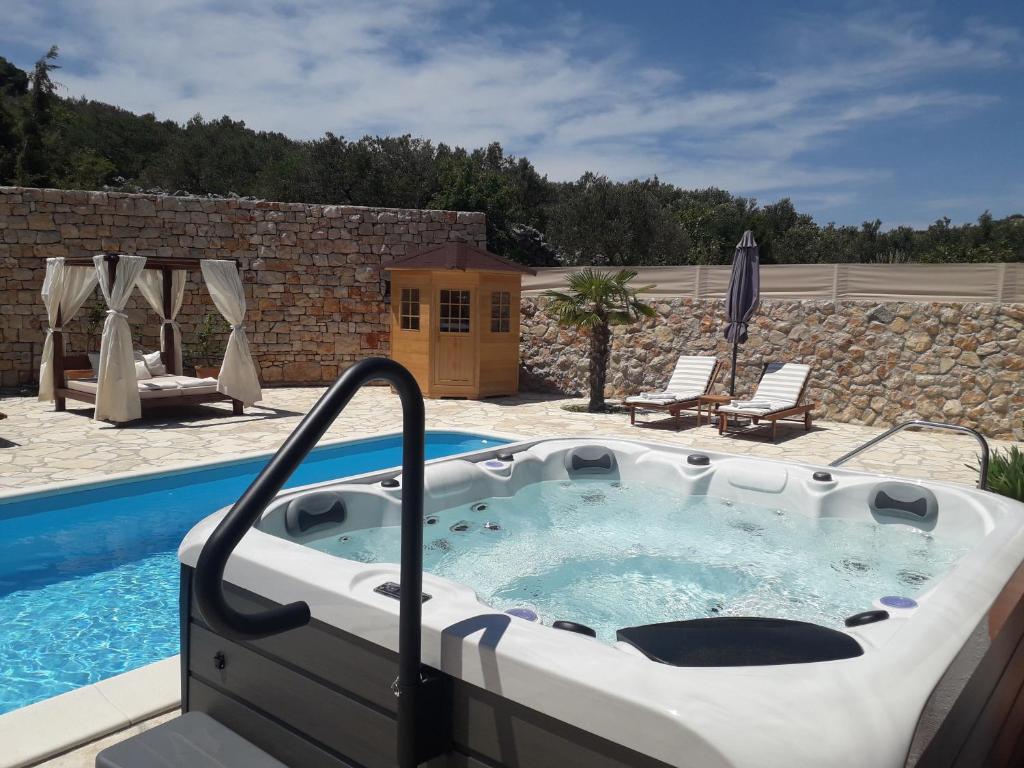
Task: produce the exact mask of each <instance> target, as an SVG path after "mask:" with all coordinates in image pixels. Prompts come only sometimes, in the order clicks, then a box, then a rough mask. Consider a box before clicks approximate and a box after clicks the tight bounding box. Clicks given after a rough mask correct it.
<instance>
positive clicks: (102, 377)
mask: <svg viewBox="0 0 1024 768" xmlns="http://www.w3.org/2000/svg"><path fill="white" fill-rule="evenodd" d="M196 269H198V270H200V271H201V272H202V275H203V279H204V281H205V282H206V286H207V289H208V290H209V291H210V295H211V297H212V298H213V303H214V305H215V306H216V307H217V310H218V311H219V312H220V313H221V314H222V315H223V316H224V318H225V319H226V320H227V321H228V323H229V324H230V325H231V334H230V336H229V337H228V342H227V347H226V348H225V352H224V361H223V363H222V364H221V370H220V375H219V376H218V378H216V379H197V378H193V377H190V376H183V375H182V373H183V371H182V362H181V329H180V328H179V327H178V323H177V322H176V320H175V318H176V317H177V315H178V312H179V310H180V309H181V305H182V301H183V299H184V295H185V282H186V279H187V277H188V272H189V271H192V270H196ZM97 283H98V284H99V286H100V290H101V292H102V294H103V298H104V300H105V301H106V304H107V318H106V321H105V322H104V324H103V335H102V337H101V340H100V354H99V361H98V364H97V365H95V366H93V367H94V368H95V369H96V370H95V376H94V377H91V378H85V379H69V378H68V376H67V375H66V372H65V365H64V332H63V331H64V326H65V325H66V324H67V323H68V322H69V321H70V320H71V318H72V317H73V316H74V314H75V313H76V312H77V311H78V310H79V308H81V306H82V304H83V303H84V302H85V300H86V299H87V298H88V297H89V295H90V294H91V293H92V291H93V289H94V288H95V286H96V284H97ZM136 286H138V288H139V290H140V291H141V293H142V295H143V296H144V297H145V299H146V301H147V302H148V303H149V305H150V306H151V307H152V308H153V310H154V311H155V312H156V313H157V314H158V315H160V318H161V323H162V329H161V333H160V362H162V364H163V369H164V371H165V372H162V371H161V372H159V373H157V374H156V375H146V377H145V378H140V377H139V375H140V373H141V371H139V373H137V370H138V369H137V368H136V363H137V361H136V358H135V352H134V350H133V348H132V337H131V328H130V327H129V326H128V315H127V314H126V313H125V311H124V309H125V306H126V305H127V304H128V298H129V297H130V296H131V293H132V291H133V290H134V289H135V287H136ZM42 294H43V301H44V303H45V304H46V312H47V319H48V321H49V328H48V329H47V334H46V342H45V343H44V345H43V357H42V362H41V363H40V366H39V399H40V400H42V401H50V400H52V401H53V402H54V408H55V410H58V411H63V410H64V409H65V405H66V401H67V400H69V399H70V400H80V401H82V402H86V403H93V404H94V405H95V411H94V415H93V418H95V419H96V420H97V421H113V422H125V421H133V420H134V419H138V418H140V417H141V416H142V411H143V409H149V408H151V407H166V406H169V405H194V404H197V403H208V402H215V401H218V400H220V401H223V400H230V401H231V404H232V412H233V413H234V414H236V415H237V414H240V413H242V409H243V407H244V406H246V405H252V404H253V403H254V402H256V401H258V400H259V399H260V397H261V391H260V383H259V378H258V376H257V374H256V365H255V363H253V359H252V355H251V353H250V352H249V343H248V341H247V339H246V337H245V331H244V329H243V327H242V321H243V320H244V319H245V293H244V291H243V288H242V281H241V279H240V277H239V275H238V264H237V262H235V261H228V260H220V259H198V258H179V257H169V258H160V257H157V258H146V257H145V256H128V255H125V254H98V255H96V256H94V257H92V258H91V259H90V258H87V257H74V258H63V257H58V258H51V259H47V260H46V277H45V279H44V281H43V290H42ZM155 362H156V361H155V360H154V363H155ZM144 367H145V364H144ZM158 370H159V369H158ZM146 373H147V374H148V370H147V372H146Z"/></svg>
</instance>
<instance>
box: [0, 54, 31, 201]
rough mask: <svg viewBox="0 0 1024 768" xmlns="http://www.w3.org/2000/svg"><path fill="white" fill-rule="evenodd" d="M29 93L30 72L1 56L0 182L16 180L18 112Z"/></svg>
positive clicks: (6, 182) (18, 135)
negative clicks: (23, 99)
mask: <svg viewBox="0 0 1024 768" xmlns="http://www.w3.org/2000/svg"><path fill="white" fill-rule="evenodd" d="M26 93H28V73H26V72H25V71H23V70H21V69H18V67H16V66H14V64H12V63H11V62H9V61H8V60H7V59H5V58H4V57H3V56H0V184H8V183H12V182H13V181H14V169H15V164H16V158H17V156H18V150H19V148H20V146H21V139H20V134H19V132H18V112H19V110H20V103H21V99H22V98H23V97H24V96H25V94H26Z"/></svg>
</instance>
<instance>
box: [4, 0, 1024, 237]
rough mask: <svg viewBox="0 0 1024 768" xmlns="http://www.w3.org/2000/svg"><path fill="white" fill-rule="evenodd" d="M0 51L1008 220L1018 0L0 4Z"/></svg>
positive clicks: (212, 111) (556, 162) (805, 204)
mask: <svg viewBox="0 0 1024 768" xmlns="http://www.w3.org/2000/svg"><path fill="white" fill-rule="evenodd" d="M0 13H2V16H3V18H4V21H5V24H4V25H0V55H6V56H7V57H8V58H12V59H13V60H14V61H15V62H17V63H18V64H20V65H21V66H24V67H27V66H29V65H30V64H31V62H32V61H33V60H34V59H35V58H37V57H38V56H39V54H40V53H41V52H42V51H44V50H45V49H46V48H47V47H48V46H49V45H50V44H51V43H56V44H58V45H59V46H60V47H61V52H62V57H61V58H62V64H63V67H64V68H63V69H62V70H61V71H60V72H59V77H58V79H59V80H60V81H61V82H62V83H63V84H64V86H65V89H66V93H68V94H70V95H75V96H78V95H85V96H88V97H90V98H94V99H98V100H102V101H107V102H111V103H115V104H118V105H121V106H123V107H126V108H128V109H132V110H134V111H137V112H154V113H156V114H157V116H159V117H161V118H171V119H175V120H179V121H182V120H186V119H187V118H189V117H190V116H191V115H193V114H195V113H197V112H198V113H201V114H203V115H204V116H206V117H217V116H220V115H222V114H228V115H231V116H232V117H234V118H236V119H242V120H245V121H246V123H247V124H248V125H249V126H250V127H253V128H257V129H266V130H277V131H283V132H285V133H287V134H289V135H291V136H294V137H297V138H308V137H315V136H318V135H321V134H322V133H323V132H324V131H328V130H329V131H332V132H334V133H337V134H343V135H346V136H353V137H355V136H361V135H363V134H365V133H386V134H396V133H406V132H408V133H412V134H414V135H419V136H425V137H428V138H431V139H434V140H435V141H446V142H448V143H451V144H460V145H464V146H481V145H483V144H486V143H487V142H489V141H492V140H498V141H501V143H502V144H503V145H504V146H505V148H506V150H507V151H509V152H511V153H514V154H520V155H522V154H525V155H527V156H528V157H529V158H530V159H531V160H532V161H533V162H534V164H535V165H536V166H537V168H538V169H539V170H540V171H541V172H542V173H546V174H547V175H548V176H549V177H550V178H552V179H556V180H563V179H572V178H576V177H578V176H579V175H580V174H581V173H582V172H583V171H585V170H593V171H597V172H601V173H605V174H606V175H608V176H610V177H612V178H616V179H628V178H634V177H647V176H650V175H654V174H657V175H658V176H660V177H661V178H662V179H663V180H666V181H671V182H673V183H675V184H678V185H680V186H683V187H688V188H690V187H705V186H718V187H722V188H725V189H728V190H730V191H732V192H736V193H741V194H747V195H751V196H754V197H756V198H757V199H758V200H760V201H761V202H770V201H773V200H776V199H778V198H780V197H784V196H788V197H791V198H793V200H794V201H795V202H796V204H797V206H798V207H799V208H800V209H802V210H805V211H808V212H809V213H812V214H813V215H814V216H815V218H816V219H817V220H818V221H819V222H822V223H825V222H827V221H836V222H838V223H842V224H859V223H860V222H861V221H863V220H865V219H873V218H875V217H878V218H881V219H882V220H883V222H885V225H886V226H895V225H898V224H910V225H915V226H921V225H926V224H927V223H929V222H930V221H932V220H934V219H936V218H938V217H940V216H943V215H948V216H950V217H951V218H952V219H953V220H954V221H957V222H960V221H968V220H973V219H975V218H976V217H977V216H978V214H979V213H981V212H982V211H983V210H985V209H989V210H991V211H992V212H993V213H994V214H995V215H997V216H1001V215H1006V214H1008V213H1014V212H1024V149H1022V147H1021V143H1022V138H1021V137H1022V136H1024V85H1022V83H1024V2H1022V1H1021V0H1006V1H1005V2H972V3H963V2H942V3H940V2H906V1H904V2H893V3H871V4H861V3H846V2H841V3H829V2H793V1H792V0H775V1H774V2H770V3H769V2H758V3H755V2H737V1H734V0H716V1H715V2H703V1H702V2H682V1H681V0H675V1H673V0H664V1H655V0H651V1H650V2H645V1H644V0H633V2H630V3H622V2H621V0H618V1H616V2H605V1H604V0H592V1H590V2H569V1H568V0H563V2H556V3H551V2H537V1H535V0H519V2H507V3H501V2H490V3H488V2H479V1H477V2H466V0H396V1H395V2H376V1H373V0H358V1H356V0H352V1H351V2H342V1H341V0H305V1H301V2H300V1H296V2H283V1H282V2H251V0H246V1H245V2H242V1H241V0H147V2H145V3H141V2H132V1H130V0H129V1H124V2H114V1H113V0H47V1H46V2H43V3H24V2H20V1H19V0H0Z"/></svg>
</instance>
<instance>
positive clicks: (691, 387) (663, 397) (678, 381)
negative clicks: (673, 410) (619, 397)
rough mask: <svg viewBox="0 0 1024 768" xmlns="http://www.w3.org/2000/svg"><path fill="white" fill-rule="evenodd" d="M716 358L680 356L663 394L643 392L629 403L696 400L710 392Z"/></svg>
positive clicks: (666, 402) (629, 400) (659, 403)
mask: <svg viewBox="0 0 1024 768" xmlns="http://www.w3.org/2000/svg"><path fill="white" fill-rule="evenodd" d="M715 362H716V360H715V358H713V357H706V356H703V355H680V356H679V359H678V360H676V367H675V369H674V370H673V371H672V376H671V377H670V378H669V380H668V384H666V385H665V389H664V391H662V392H641V393H640V394H639V395H634V396H633V397H627V398H626V402H627V403H633V404H640V405H642V404H643V403H651V404H653V405H666V404H669V403H674V402H677V401H682V400H696V399H697V398H698V397H700V396H701V395H703V394H704V393H705V392H707V391H708V387H709V386H710V385H711V374H712V373H714V370H715Z"/></svg>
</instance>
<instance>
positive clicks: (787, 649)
mask: <svg viewBox="0 0 1024 768" xmlns="http://www.w3.org/2000/svg"><path fill="white" fill-rule="evenodd" d="M616 635H617V637H618V639H619V640H620V641H622V642H624V643H629V644H630V645H632V646H633V647H634V648H636V649H637V650H639V651H640V652H641V653H643V654H644V655H645V656H646V657H647V658H649V659H652V660H654V661H658V662H661V663H662V664H671V665H672V666H674V667H760V666H773V665H777V664H806V663H809V662H813V661H835V660H836V659H851V658H853V657H855V656H860V655H862V654H863V653H864V651H863V650H862V649H861V647H860V644H859V643H858V642H857V641H856V640H854V639H853V638H852V637H850V636H849V635H847V634H845V633H843V632H839V631H837V630H834V629H829V628H828V627H821V626H818V625H817V624H808V623H806V622H803V621H790V620H788V619H763V618H751V617H722V618H716V619H693V620H691V621H671V622H666V623H664V624H647V625H645V626H640V627H627V628H626V629H620V630H619V631H618V632H617V633H616Z"/></svg>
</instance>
